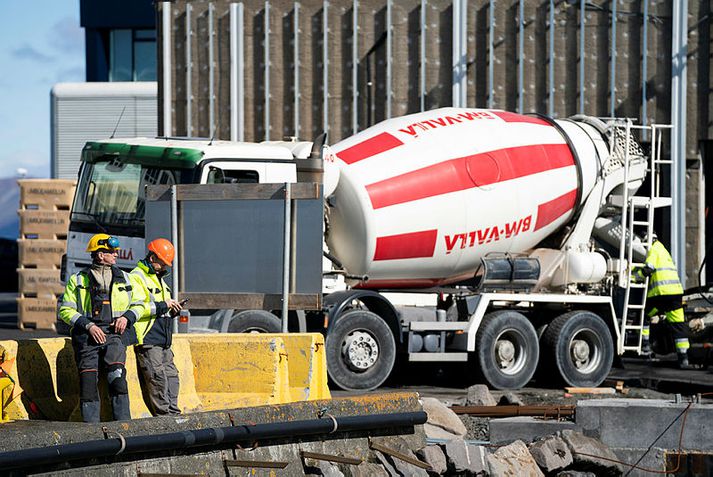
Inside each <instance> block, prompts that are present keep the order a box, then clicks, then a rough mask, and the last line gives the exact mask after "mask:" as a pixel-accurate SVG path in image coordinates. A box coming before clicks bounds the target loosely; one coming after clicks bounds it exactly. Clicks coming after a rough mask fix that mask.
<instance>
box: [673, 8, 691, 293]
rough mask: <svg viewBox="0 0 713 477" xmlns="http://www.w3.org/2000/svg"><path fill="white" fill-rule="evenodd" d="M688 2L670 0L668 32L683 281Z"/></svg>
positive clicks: (677, 246)
mask: <svg viewBox="0 0 713 477" xmlns="http://www.w3.org/2000/svg"><path fill="white" fill-rule="evenodd" d="M687 54H688V3H687V2H673V15H672V34H671V56H672V58H671V124H672V125H673V131H672V133H671V159H672V160H673V164H672V170H671V172H672V184H671V196H672V198H673V206H672V207H671V255H672V257H673V259H674V261H675V262H676V265H677V266H678V273H679V276H680V278H681V282H682V283H683V285H684V288H685V285H686V73H687V59H686V55H687Z"/></svg>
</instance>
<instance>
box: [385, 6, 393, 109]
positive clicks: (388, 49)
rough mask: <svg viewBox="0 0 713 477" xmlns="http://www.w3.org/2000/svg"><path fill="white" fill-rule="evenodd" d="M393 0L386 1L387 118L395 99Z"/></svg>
mask: <svg viewBox="0 0 713 477" xmlns="http://www.w3.org/2000/svg"><path fill="white" fill-rule="evenodd" d="M393 3H394V2H393V0H387V1H386V119H389V118H391V102H392V100H393V93H394V92H393V89H392V87H391V81H392V73H393V72H392V70H391V67H392V63H393V61H392V47H393V45H392V42H393V25H392V19H391V15H392V13H393Z"/></svg>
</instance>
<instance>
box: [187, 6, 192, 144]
mask: <svg viewBox="0 0 713 477" xmlns="http://www.w3.org/2000/svg"><path fill="white" fill-rule="evenodd" d="M192 13H193V5H191V4H190V3H187V4H186V136H188V137H192V136H193V55H192V51H191V48H192V41H191V40H192V38H191V36H192V35H193V31H192V29H191V23H192V17H193V15H192Z"/></svg>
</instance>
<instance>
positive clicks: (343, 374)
mask: <svg viewBox="0 0 713 477" xmlns="http://www.w3.org/2000/svg"><path fill="white" fill-rule="evenodd" d="M325 346H326V351H327V372H328V374H329V377H330V378H331V380H332V381H333V382H334V384H336V385H337V386H339V387H340V388H342V389H345V390H347V391H355V390H362V391H370V390H372V389H376V388H378V387H379V386H381V385H382V384H383V383H384V381H386V378H388V377H389V374H391V370H392V369H393V367H394V361H395V360H396V342H395V341H394V336H393V334H392V333H391V329H390V328H389V326H388V325H387V324H386V322H385V321H384V320H383V319H382V318H381V317H380V316H379V315H377V314H375V313H372V312H370V311H364V310H352V311H348V312H347V313H345V314H344V315H342V316H340V317H339V319H338V320H337V321H336V322H335V323H334V326H332V327H330V328H329V331H328V332H327V338H326V343H325Z"/></svg>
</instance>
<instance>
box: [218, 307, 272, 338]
mask: <svg viewBox="0 0 713 477" xmlns="http://www.w3.org/2000/svg"><path fill="white" fill-rule="evenodd" d="M280 332H282V322H281V321H280V319H279V318H278V317H276V316H275V315H273V314H272V313H270V312H269V311H265V310H244V311H239V312H237V313H235V314H234V315H233V318H232V319H231V320H230V324H229V325H228V333H280Z"/></svg>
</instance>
